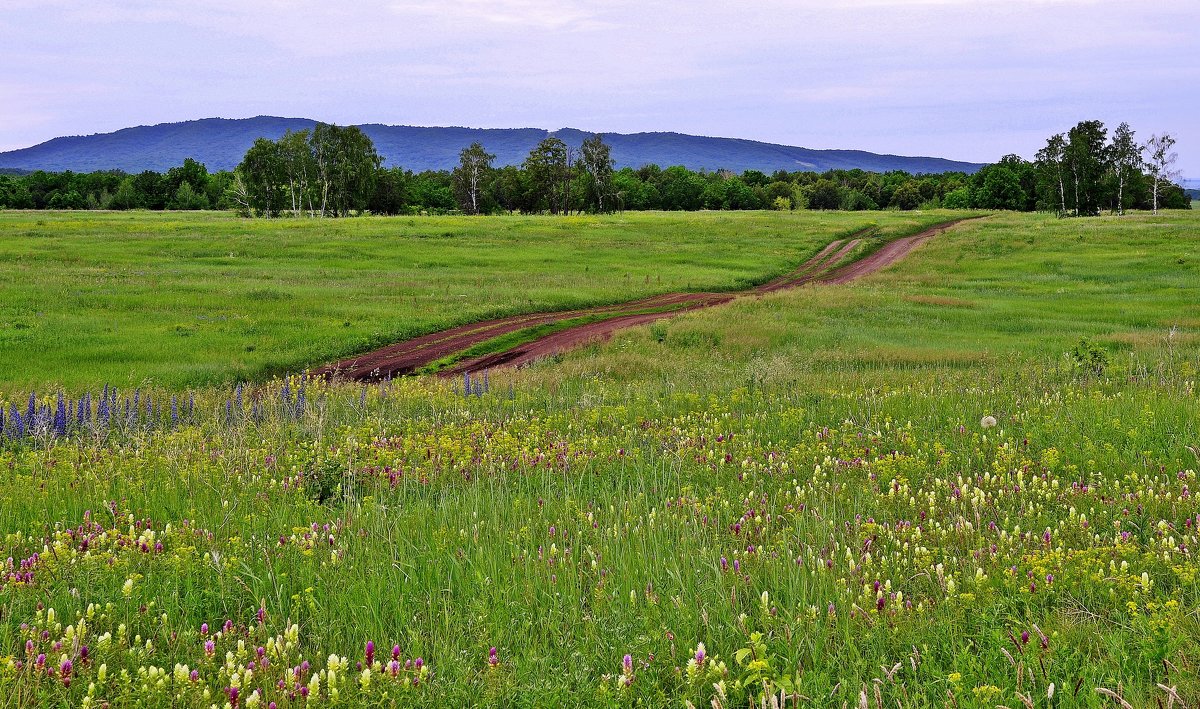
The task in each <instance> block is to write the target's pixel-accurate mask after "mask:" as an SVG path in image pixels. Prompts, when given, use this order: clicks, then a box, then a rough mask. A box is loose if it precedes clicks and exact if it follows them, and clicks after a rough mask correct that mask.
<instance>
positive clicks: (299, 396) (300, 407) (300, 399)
mask: <svg viewBox="0 0 1200 709" xmlns="http://www.w3.org/2000/svg"><path fill="white" fill-rule="evenodd" d="M304 404H305V398H304V381H303V380H301V382H300V388H299V389H298V390H296V418H300V417H301V416H303V415H304Z"/></svg>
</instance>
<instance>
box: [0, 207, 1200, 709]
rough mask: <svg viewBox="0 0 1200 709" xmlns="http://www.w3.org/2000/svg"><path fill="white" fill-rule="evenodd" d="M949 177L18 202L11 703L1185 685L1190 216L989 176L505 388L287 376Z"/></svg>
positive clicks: (9, 256)
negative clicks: (779, 201) (614, 207)
mask: <svg viewBox="0 0 1200 709" xmlns="http://www.w3.org/2000/svg"><path fill="white" fill-rule="evenodd" d="M954 216H956V215H954V214H950V213H918V214H901V213H861V214H853V213H850V214H846V213H838V214H817V213H803V214H776V213H739V214H715V213H714V214H709V213H700V214H689V215H670V214H646V215H632V216H615V217H595V218H593V217H587V218H579V219H569V220H561V219H549V218H546V219H540V218H534V219H519V218H513V219H507V218H486V219H466V218H462V219H458V218H445V219H424V218H421V219H413V220H408V219H379V220H345V221H337V222H274V223H269V222H247V221H242V220H238V219H234V218H232V217H225V216H222V215H200V216H195V217H192V216H190V215H189V216H187V217H182V216H178V215H163V216H158V215H155V216H147V215H135V216H130V215H103V216H100V217H95V216H94V215H83V216H80V215H71V214H40V215H32V214H8V213H0V224H3V225H4V229H3V231H2V232H0V254H3V260H2V261H0V263H2V264H3V269H2V271H0V278H2V279H3V289H4V294H5V295H6V298H5V302H4V303H2V304H0V321H2V322H3V323H4V329H3V331H0V332H2V334H0V337H3V338H6V339H3V340H0V342H2V343H3V346H2V347H0V361H2V362H3V369H0V372H2V374H0V402H2V403H3V405H4V410H5V411H6V412H8V413H6V416H7V418H6V419H5V421H6V423H5V425H6V427H7V428H6V429H5V430H6V431H7V433H6V434H5V437H0V535H2V537H0V538H2V539H3V546H2V547H0V707H6V706H13V707H26V706H30V707H31V706H90V707H99V706H104V705H106V704H107V705H108V706H112V707H117V706H128V705H135V704H137V705H147V706H167V705H170V706H189V707H190V706H195V707H210V706H213V705H216V706H218V707H225V706H229V707H234V706H238V707H241V706H262V707H267V706H270V705H271V704H272V703H274V704H275V706H276V707H303V706H325V705H331V706H332V705H338V704H340V705H343V706H380V707H390V706H497V707H499V706H504V707H507V706H545V707H555V706H595V707H633V706H645V707H688V706H693V707H709V706H712V707H717V708H718V709H723V708H725V707H746V706H753V707H773V706H789V707H790V706H814V707H864V706H865V707H870V708H872V709H874V708H882V707H906V708H908V707H945V706H950V707H964V708H965V707H979V708H983V707H987V708H988V709H993V708H995V707H1009V708H1010V709H1018V708H1019V707H1037V708H1038V709H1041V708H1043V707H1094V708H1097V709H1099V708H1101V707H1123V706H1133V707H1153V706H1162V707H1168V706H1170V707H1182V706H1196V705H1197V704H1200V680H1198V679H1197V678H1198V677H1200V613H1198V611H1197V609H1198V608H1200V559H1198V558H1197V556H1196V554H1197V549H1200V533H1198V532H1197V525H1198V524H1200V503H1197V501H1196V500H1197V498H1196V492H1197V490H1196V489H1194V488H1197V487H1198V486H1200V482H1198V481H1197V471H1198V470H1200V398H1198V392H1197V378H1198V376H1200V217H1198V216H1194V215H1193V214H1191V213H1167V214H1163V215H1161V216H1158V217H1154V216H1150V215H1147V214H1134V215H1129V216H1126V217H1122V218H1116V217H1102V218H1095V219H1056V218H1054V217H1051V216H1046V215H1035V214H1010V213H1000V214H995V215H991V216H989V217H987V218H986V219H980V220H973V221H970V222H965V223H963V224H960V225H959V226H957V227H955V228H953V229H951V230H949V231H947V232H945V233H943V234H941V235H939V236H937V237H935V238H933V239H932V240H930V241H928V242H926V243H925V244H924V245H923V246H921V247H920V248H919V249H917V250H916V251H914V252H913V253H911V254H910V255H909V256H908V257H907V258H906V259H905V260H903V261H901V262H899V263H897V264H895V265H893V266H892V267H889V268H887V269H885V270H883V271H881V272H879V273H876V274H874V275H872V276H870V277H868V278H865V279H863V280H861V281H858V282H855V283H853V284H850V285H846V286H806V287H803V288H799V289H795V290H791V291H784V292H777V293H773V294H770V295H766V296H762V297H747V298H742V299H738V300H736V301H734V302H733V303H730V304H728V305H723V306H718V307H714V308H711V309H707V310H702V311H697V312H692V313H687V314H684V315H681V316H678V317H675V318H672V319H669V320H663V321H660V322H658V323H655V324H653V325H649V326H644V327H638V328H632V329H629V330H625V331H621V332H618V333H617V334H616V335H614V336H613V338H612V339H611V340H609V341H607V342H604V343H599V344H595V345H591V346H588V347H584V348H581V349H578V350H574V351H571V352H568V353H564V354H562V355H559V356H556V357H553V358H550V359H547V360H543V361H540V362H538V363H535V364H534V365H533V366H530V367H527V368H523V369H520V370H515V371H504V370H497V371H493V372H489V373H488V379H487V383H486V386H484V385H483V382H482V381H481V379H480V378H479V377H475V378H473V379H472V380H470V381H464V380H462V379H455V380H441V379H437V378H433V377H414V378H408V379H397V380H393V381H391V382H383V383H377V384H371V385H361V384H353V383H334V384H329V383H325V382H323V381H311V380H307V379H304V378H302V377H299V376H290V377H287V378H283V379H280V378H271V376H270V375H271V374H272V373H273V372H277V371H284V370H286V369H287V368H289V367H293V366H295V365H304V364H312V363H315V362H319V361H324V360H325V359H329V358H332V357H334V356H337V355H338V354H342V353H346V352H351V351H355V350H356V349H357V348H361V347H364V346H367V345H370V344H374V343H379V342H382V341H385V340H386V337H385V335H388V334H389V333H390V334H395V333H410V334H412V333H418V332H425V331H429V330H431V329H435V328H437V327H442V326H445V325H450V324H455V323H459V322H464V321H467V320H471V319H478V318H481V317H486V316H489V315H497V314H502V313H510V312H520V311H522V310H540V309H546V308H569V307H576V306H580V305H588V304H595V303H603V302H617V301H622V300H627V299H630V298H634V297H638V296H640V295H648V294H652V293H660V292H667V291H671V290H678V289H688V288H691V289H702V288H703V289H732V288H741V287H745V286H746V285H748V284H752V283H758V282H762V281H764V280H766V279H768V278H770V277H771V276H775V275H779V274H780V273H784V272H786V271H788V270H789V269H790V268H794V267H795V266H796V265H797V264H799V263H800V262H802V261H803V260H804V259H805V258H806V257H807V256H808V255H811V254H812V253H815V252H816V251H817V250H819V249H820V248H821V247H822V246H823V245H824V244H826V243H828V241H830V240H831V239H833V238H838V237H842V236H845V235H846V234H848V233H850V232H853V231H855V230H857V229H859V228H861V227H863V226H865V225H867V224H872V223H874V224H877V225H879V226H880V227H881V230H880V231H881V234H882V236H881V237H880V238H881V239H886V238H889V237H890V236H896V235H900V234H907V233H912V232H914V231H916V230H918V229H920V228H921V227H922V226H924V225H928V224H932V223H938V222H942V221H946V220H947V219H949V218H953V217H954ZM38 220H43V221H44V222H45V223H44V224H38V223H37V222H38ZM448 233H449V235H447V234H448ZM867 248H870V245H869V246H868V247H867ZM230 253H232V254H234V256H230V255H229V254H230ZM422 264H428V265H427V266H423V265H422ZM426 271H428V272H427V273H425V272H426ZM422 274H424V275H425V276H426V278H424V279H422V278H421V276H422ZM660 276H661V281H660V280H659V277H660ZM384 283H390V284H392V287H393V288H394V293H393V294H391V295H388V294H380V291H382V290H386V289H384V288H380V287H379V286H380V285H381V284H384ZM432 283H437V284H438V286H437V287H434V286H433V285H431V284H432ZM405 284H407V285H405ZM260 291H270V292H275V293H281V294H285V295H284V296H282V297H261V296H252V295H250V294H252V293H255V292H260ZM10 293H13V294H15V298H13V299H11V300H10V299H9V298H8V297H7V296H8V295H9V294H10ZM460 295H461V296H463V297H459V296H460ZM14 303H15V304H14ZM218 313H223V314H224V315H225V317H227V319H226V320H223V321H210V320H201V316H203V317H205V318H209V317H214V316H215V314H218ZM235 316H237V317H235ZM241 319H245V320H246V321H247V323H251V322H252V323H253V325H251V324H247V323H242V322H241ZM18 322H20V323H24V324H25V325H24V326H23V327H16V326H15V323H18ZM345 322H350V325H349V326H347V325H345V324H344V323H345ZM177 325H178V326H181V327H190V328H192V330H193V331H192V332H191V333H189V334H187V335H183V334H179V333H177V332H175V330H174V328H175V327H176V326H177ZM243 326H245V327H251V326H252V327H254V328H257V329H255V330H254V332H253V333H252V334H247V333H246V332H245V331H244V330H242V329H240V328H242V327H243ZM106 328H112V329H111V330H106ZM22 338H24V339H22ZM247 342H253V343H257V344H255V345H254V346H255V349H254V350H252V351H247V350H246V347H247V346H248V345H247V344H246V343H247ZM51 345H53V346H51ZM105 352H109V354H107V355H106V354H105ZM112 352H116V353H121V354H119V356H118V355H117V354H112ZM291 371H295V370H294V369H293V370H291ZM237 380H245V381H246V382H247V383H246V384H245V385H243V386H241V387H237V388H235V387H234V386H233V382H234V381H237ZM106 382H107V383H110V384H115V385H116V386H117V387H119V390H117V391H112V390H109V391H107V392H104V393H102V392H101V389H100V387H101V386H103V384H104V383H106ZM35 385H36V386H37V387H38V396H37V397H35V401H34V402H33V405H34V408H35V409H37V410H39V411H47V412H50V414H51V418H50V419H46V418H45V417H40V416H35V417H34V420H35V421H41V422H42V423H41V424H36V425H34V426H33V427H32V430H27V431H23V432H22V434H21V435H20V436H13V435H12V431H13V429H12V425H13V419H12V414H11V412H12V411H13V410H16V411H17V412H18V415H19V416H21V417H23V419H22V423H23V424H24V422H25V421H27V420H29V419H28V417H26V416H25V413H26V411H27V406H29V402H28V398H29V389H30V388H31V387H32V386H35ZM60 387H62V388H63V391H64V392H65V395H66V396H65V403H64V407H66V408H64V411H65V413H66V414H67V415H66V416H64V421H63V434H62V435H55V431H54V430H53V429H54V427H55V426H57V424H56V423H52V422H51V421H52V420H53V418H54V412H55V410H56V408H57V407H58V405H59V398H58V390H59V388H60ZM135 388H136V393H135ZM85 393H88V394H89V396H90V397H91V398H90V399H85V402H86V404H85V408H86V412H87V413H86V415H83V416H81V415H80V414H79V413H78V412H79V404H78V403H77V402H78V401H79V400H80V397H81V396H83V395H84V394H85ZM135 397H136V398H135ZM102 398H103V402H104V405H103V409H104V411H105V413H104V414H103V415H101V414H100V413H99V412H100V408H101V406H100V400H101V399H102ZM148 400H149V401H148ZM127 401H128V402H130V404H129V405H127V404H126V402H127ZM9 557H11V560H9V561H6V559H8V558H9Z"/></svg>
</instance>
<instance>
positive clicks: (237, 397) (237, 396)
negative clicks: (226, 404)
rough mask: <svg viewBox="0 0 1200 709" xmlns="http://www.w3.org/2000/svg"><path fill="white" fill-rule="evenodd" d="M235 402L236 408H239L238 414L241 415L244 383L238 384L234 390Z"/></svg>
mask: <svg viewBox="0 0 1200 709" xmlns="http://www.w3.org/2000/svg"><path fill="white" fill-rule="evenodd" d="M233 401H234V406H235V407H236V408H237V412H238V413H239V414H240V413H242V383H241V382H238V384H237V387H235V388H234V390H233Z"/></svg>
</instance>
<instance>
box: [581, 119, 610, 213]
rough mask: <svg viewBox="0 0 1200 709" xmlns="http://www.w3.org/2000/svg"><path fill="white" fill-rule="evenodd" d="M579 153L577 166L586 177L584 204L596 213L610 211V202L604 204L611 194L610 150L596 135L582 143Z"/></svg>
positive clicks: (598, 135) (601, 137) (602, 138)
mask: <svg viewBox="0 0 1200 709" xmlns="http://www.w3.org/2000/svg"><path fill="white" fill-rule="evenodd" d="M579 153H580V154H579V166H580V168H581V169H582V170H583V173H584V175H586V176H587V194H586V195H585V197H584V200H585V202H586V203H587V205H588V206H589V207H593V206H594V207H595V209H596V211H598V212H608V211H612V209H613V206H614V205H613V203H612V200H611V199H610V200H609V202H608V204H607V205H606V204H605V199H606V198H608V196H609V195H610V193H611V192H612V180H613V159H612V148H611V147H609V146H608V144H607V143H605V142H604V136H602V135H600V134H596V135H593V136H592V137H590V138H588V139H586V140H584V141H583V145H582V146H580V151H579Z"/></svg>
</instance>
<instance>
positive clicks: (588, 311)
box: [313, 219, 962, 380]
mask: <svg viewBox="0 0 1200 709" xmlns="http://www.w3.org/2000/svg"><path fill="white" fill-rule="evenodd" d="M960 221H962V220H961V219H960V220H955V221H952V222H947V223H945V224H939V225H937V226H934V227H931V228H929V229H926V230H925V231H922V232H920V233H918V234H913V235H912V236H906V237H902V238H899V239H895V240H894V241H890V242H888V243H887V244H885V245H884V246H882V247H881V248H879V249H878V250H877V251H875V252H873V253H871V254H870V255H868V256H866V257H865V258H861V259H857V260H853V261H847V260H846V259H847V258H848V257H849V256H850V254H851V253H853V251H854V249H855V248H856V247H857V246H858V245H859V244H861V243H862V241H863V239H865V238H867V237H869V236H870V235H871V234H872V233H873V232H874V229H873V228H871V229H864V230H863V231H861V232H859V233H856V234H854V235H852V236H851V237H847V238H846V239H838V240H836V241H833V242H831V243H830V244H828V245H827V246H826V247H825V248H823V249H821V251H820V252H819V253H817V254H816V255H815V256H813V257H812V258H810V259H809V260H807V261H805V262H804V263H803V264H801V265H800V267H799V268H797V269H796V270H794V271H792V272H790V273H788V274H785V275H783V276H780V277H779V278H776V279H773V280H771V281H768V282H767V283H764V284H762V285H759V286H756V287H754V288H751V289H748V290H745V291H741V292H739V293H666V294H663V295H657V296H653V297H650V298H643V299H641V300H635V301H630V302H627V303H619V304H616V305H607V306H601V307H596V308H585V309H580V310H569V311H562V312H556V313H533V314H528V315H514V316H511V317H507V318H498V319H495V320H487V321H484V322H477V323H472V324H470V325H462V326H460V327H456V328H452V329H450V330H443V331H441V332H435V333H430V334H428V335H423V336H421V337H417V338H414V339H411V340H406V341H404V342H398V343H396V344H394V345H388V346H387V347H383V348H380V349H378V350H375V351H373V352H368V353H366V354H363V355H359V356H357V357H353V358H350V359H345V360H342V361H340V362H335V363H333V364H329V365H326V366H324V367H321V368H319V369H317V370H316V371H314V372H313V374H315V375H318V376H327V377H329V376H334V377H339V378H345V379H355V380H374V379H382V378H385V377H388V376H403V375H406V374H412V373H414V372H416V371H418V370H419V369H421V368H422V367H426V366H427V365H429V364H431V363H433V362H437V361H438V360H442V359H445V358H448V357H452V356H453V355H455V354H456V353H460V352H463V351H465V350H467V349H469V348H471V347H472V346H474V345H477V344H479V343H482V342H486V341H488V340H491V339H493V338H496V337H499V336H501V335H507V334H509V333H513V332H517V331H520V330H525V329H526V328H532V327H537V326H542V325H553V324H555V323H561V322H563V321H565V320H571V319H574V318H589V319H595V318H601V319H599V320H597V321H593V322H588V323H585V324H580V325H576V326H574V327H568V328H566V329H562V330H558V331H556V332H551V333H550V334H547V335H543V336H541V337H538V338H537V339H534V340H533V341H531V342H527V343H524V344H521V345H517V346H515V347H512V348H509V349H507V350H504V351H502V352H495V353H491V354H486V355H483V356H480V357H475V358H470V359H463V360H461V361H459V362H455V363H453V365H451V366H449V367H446V368H444V369H442V370H441V371H440V372H439V373H440V374H443V375H447V376H449V375H455V374H461V373H462V372H470V371H479V370H484V369H492V368H495V367H501V366H506V367H519V366H521V365H523V364H527V363H529V362H532V361H534V360H536V359H540V358H542V357H547V356H550V355H554V354H557V353H559V352H563V351H566V350H568V349H571V348H573V347H579V346H581V345H584V344H588V343H591V342H596V341H597V340H603V339H607V338H608V337H611V336H612V334H613V333H614V332H616V331H617V330H621V329H624V328H627V327H633V326H635V325H643V324H646V323H651V322H654V321H655V320H661V319H663V318H669V317H672V316H674V315H678V314H679V313H685V312H688V311H691V310H697V309H699V308H708V307H712V306H714V305H721V304H723V303H728V302H729V301H731V300H733V299H735V298H738V297H745V296H748V295H750V296H753V295H763V294H765V293H772V292H775V291H779V290H783V289H785V288H795V287H798V286H802V285H805V284H809V283H822V284H829V285H840V284H844V283H849V282H850V281H853V280H855V279H857V278H862V277H863V276H866V275H869V274H872V273H875V272H876V271H878V270H880V269H882V268H885V267H887V266H889V265H891V264H893V263H895V262H896V261H898V260H900V259H902V258H904V257H905V256H907V255H908V254H909V253H910V252H911V251H912V250H913V249H915V248H917V247H918V246H919V245H921V244H922V243H923V242H925V241H926V240H928V239H930V238H932V237H933V236H935V235H937V234H940V233H942V232H943V231H945V230H946V229H949V228H950V227H952V226H954V225H955V224H958V223H959V222H960Z"/></svg>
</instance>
